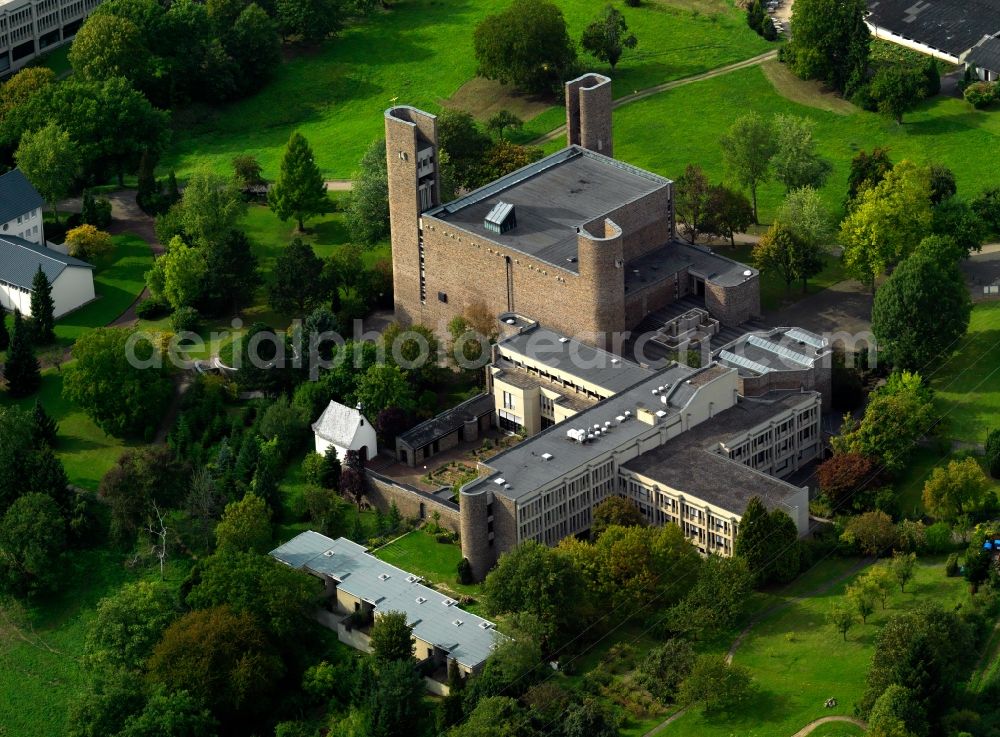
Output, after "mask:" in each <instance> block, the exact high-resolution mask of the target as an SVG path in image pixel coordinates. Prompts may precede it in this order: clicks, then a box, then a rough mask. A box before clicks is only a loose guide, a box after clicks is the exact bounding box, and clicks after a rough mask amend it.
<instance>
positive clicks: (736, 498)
mask: <svg viewBox="0 0 1000 737" xmlns="http://www.w3.org/2000/svg"><path fill="white" fill-rule="evenodd" d="M814 396H815V394H813V393H807V394H802V393H794V394H792V393H788V394H784V395H777V396H776V397H774V398H772V399H770V400H769V401H758V400H751V399H741V400H740V401H739V403H738V404H737V405H736V406H735V407H732V408H730V409H727V410H725V411H724V412H720V413H719V414H717V415H715V417H713V418H712V419H710V420H706V421H705V422H702V423H701V424H700V425H697V426H695V427H693V428H691V429H690V430H688V431H687V432H685V433H683V434H681V435H678V436H677V437H675V438H673V439H672V440H668V441H667V442H666V443H664V444H663V445H661V446H660V447H659V448H655V449H653V450H651V451H648V452H646V453H643V454H642V455H640V456H639V457H638V458H634V459H633V460H631V461H628V462H627V463H625V464H624V466H623V468H625V470H627V471H634V472H635V473H638V474H641V475H643V476H646V477H647V478H650V479H652V480H653V481H658V482H660V483H662V484H664V485H665V486H669V487H671V488H672V489H676V490H678V491H681V492H684V493H687V494H691V495H692V496H696V497H698V498H699V499H702V500H703V501H706V502H709V503H710V504H714V505H715V506H717V507H720V508H722V509H726V510H729V511H730V512H732V513H733V514H737V515H742V514H743V512H745V511H746V508H747V503H748V502H749V501H750V499H751V498H752V497H755V496H757V497H760V498H761V500H762V501H763V502H764V505H765V506H766V507H767V508H768V509H782V510H783V511H785V510H787V509H788V503H787V502H788V500H789V499H790V498H792V497H793V496H795V495H796V494H798V493H799V491H800V490H799V489H798V488H797V487H795V486H792V485H791V484H789V483H786V482H785V481H782V480H780V479H777V478H775V477H773V476H769V475H767V474H765V473H761V472H759V471H755V470H753V469H752V468H749V467H748V466H744V465H743V464H742V463H738V462H736V461H731V460H729V459H728V458H726V457H725V456H722V455H720V454H719V453H718V452H716V451H717V450H718V449H719V444H720V443H725V442H727V441H729V440H731V439H733V438H735V437H736V436H738V435H740V434H742V433H744V432H746V431H748V430H751V429H753V428H754V427H757V426H758V425H761V424H764V423H766V422H767V421H768V420H770V419H771V418H772V417H775V416H776V415H779V414H781V413H782V412H785V411H786V410H789V409H792V408H794V407H796V406H798V405H800V404H801V403H802V402H803V401H804V400H806V399H809V398H811V397H814Z"/></svg>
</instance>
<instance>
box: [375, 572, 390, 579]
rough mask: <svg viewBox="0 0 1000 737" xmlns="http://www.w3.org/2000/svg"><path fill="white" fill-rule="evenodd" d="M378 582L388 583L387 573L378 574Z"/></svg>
mask: <svg viewBox="0 0 1000 737" xmlns="http://www.w3.org/2000/svg"><path fill="white" fill-rule="evenodd" d="M378 580H379V581H388V580H389V574H388V573H380V574H378Z"/></svg>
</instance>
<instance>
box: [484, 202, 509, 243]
mask: <svg viewBox="0 0 1000 737" xmlns="http://www.w3.org/2000/svg"><path fill="white" fill-rule="evenodd" d="M483 227H484V228H486V230H488V231H490V232H491V233H496V234H497V235H500V234H502V233H507V232H509V231H511V230H513V229H514V228H515V227H517V217H516V216H515V213H514V206H513V205H512V204H510V203H509V202H502V201H501V202H498V203H496V204H495V205H494V206H493V209H492V210H490V211H489V212H488V213H487V214H486V219H485V220H483Z"/></svg>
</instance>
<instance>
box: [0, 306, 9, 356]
mask: <svg viewBox="0 0 1000 737" xmlns="http://www.w3.org/2000/svg"><path fill="white" fill-rule="evenodd" d="M9 347H10V333H8V332H7V310H5V309H4V307H3V305H0V351H5V350H7V349H8V348H9Z"/></svg>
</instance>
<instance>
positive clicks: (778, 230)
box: [753, 222, 824, 291]
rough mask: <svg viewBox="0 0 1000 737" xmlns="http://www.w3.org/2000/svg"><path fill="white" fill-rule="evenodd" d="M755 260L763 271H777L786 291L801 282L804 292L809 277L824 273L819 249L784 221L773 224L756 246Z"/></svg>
mask: <svg viewBox="0 0 1000 737" xmlns="http://www.w3.org/2000/svg"><path fill="white" fill-rule="evenodd" d="M753 261H754V266H756V267H757V268H758V269H761V270H762V271H772V272H776V273H777V274H778V275H779V276H780V277H781V278H782V280H783V281H784V282H785V289H786V290H789V289H791V286H792V284H793V283H794V282H795V281H801V282H802V290H803V291H805V289H806V284H807V282H808V280H809V278H810V277H813V276H815V275H816V274H818V273H819V272H820V271H822V269H823V265H824V264H823V258H822V256H821V254H820V252H819V250H818V248H816V247H815V246H810V245H809V244H807V243H806V242H805V241H804V240H802V239H801V238H799V237H798V235H797V234H796V233H795V231H794V230H792V228H790V227H789V226H787V225H785V224H784V223H782V222H775V223H773V224H772V225H771V227H770V228H769V229H768V231H767V233H765V234H764V235H763V236H762V237H761V239H760V241H758V243H757V245H756V246H754V249H753Z"/></svg>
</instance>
